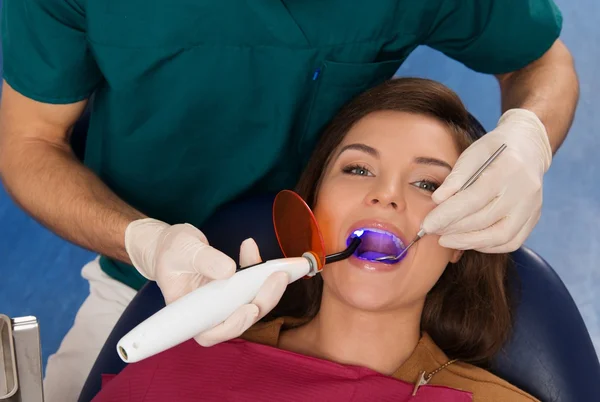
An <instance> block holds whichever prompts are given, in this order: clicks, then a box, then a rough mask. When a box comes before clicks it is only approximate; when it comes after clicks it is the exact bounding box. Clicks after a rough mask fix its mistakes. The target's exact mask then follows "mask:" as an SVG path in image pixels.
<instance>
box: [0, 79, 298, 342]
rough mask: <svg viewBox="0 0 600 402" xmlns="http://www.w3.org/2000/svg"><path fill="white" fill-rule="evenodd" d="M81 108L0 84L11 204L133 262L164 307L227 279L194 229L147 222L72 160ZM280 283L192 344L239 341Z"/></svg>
mask: <svg viewBox="0 0 600 402" xmlns="http://www.w3.org/2000/svg"><path fill="white" fill-rule="evenodd" d="M85 104H86V102H85V101H83V102H78V103H75V104H70V105H50V104H44V103H40V102H36V101H33V100H31V99H29V98H27V97H25V96H23V95H21V94H20V93H18V92H16V91H15V90H13V89H12V88H11V87H10V86H9V85H7V84H6V83H4V88H3V93H2V103H1V105H0V177H1V178H2V181H3V183H4V186H5V187H6V189H7V191H8V192H9V194H11V196H12V197H13V198H14V199H15V201H16V202H17V203H18V204H19V205H20V206H21V207H22V208H23V209H25V210H26V211H27V212H28V213H29V214H30V215H31V216H33V217H34V218H35V219H37V220H38V221H39V222H41V223H42V224H43V225H45V226H46V227H48V228H49V229H50V230H52V231H53V232H55V233H57V234H58V235H60V236H61V237H63V238H65V239H67V240H68V241H70V242H72V243H75V244H78V245H80V246H82V247H85V248H87V249H90V250H94V251H96V252H98V253H101V254H103V255H107V256H110V257H113V258H116V259H119V260H121V261H125V262H128V263H132V264H133V265H134V266H135V267H136V268H137V270H138V271H139V272H140V274H142V275H143V276H145V277H146V278H148V279H150V280H155V281H156V282H157V284H158V286H159V287H160V289H161V291H162V293H163V296H164V297H165V301H166V302H167V303H170V302H172V301H175V300H177V299H178V298H180V297H182V296H183V295H185V294H187V293H189V292H191V291H193V290H195V289H197V288H198V287H199V286H202V285H203V284H205V283H207V282H209V281H210V280H212V279H224V278H227V277H229V276H231V275H233V274H234V273H235V268H236V264H235V262H234V261H233V260H232V259H231V258H229V257H228V256H227V255H225V254H223V253H222V252H220V251H218V250H216V249H214V248H213V247H211V246H210V245H209V244H208V240H207V239H206V237H205V236H204V234H203V233H202V232H201V231H200V230H198V229H197V228H195V227H193V226H192V225H188V224H179V225H169V224H167V223H165V222H161V221H158V220H155V219H150V218H146V217H145V216H144V215H143V214H142V213H140V212H139V211H136V210H135V209H134V208H132V207H131V206H129V205H127V204H126V203H125V202H124V201H122V200H121V199H120V198H119V197H117V196H116V195H115V194H114V193H113V192H112V191H111V190H110V189H109V188H108V187H107V186H106V185H105V184H104V183H103V182H102V181H101V180H100V179H99V178H98V177H97V176H96V175H95V174H94V173H93V172H92V171H90V170H89V169H87V168H86V167H85V166H84V165H83V164H82V163H80V162H79V161H78V160H77V159H76V158H75V156H74V154H73V152H72V151H71V147H70V145H69V134H70V131H71V127H72V126H73V125H74V124H75V121H76V120H77V119H78V117H79V116H80V115H81V113H82V112H83V110H84V108H85ZM259 261H260V255H259V253H258V248H257V246H256V244H255V243H254V242H253V241H249V242H245V243H244V244H243V245H242V253H241V258H240V262H241V264H242V265H250V264H251V263H256V262H259ZM287 281H288V278H287V275H282V274H281V273H279V274H274V275H273V276H272V277H269V279H268V280H267V281H266V282H265V284H264V285H263V286H262V287H261V290H260V291H259V293H258V295H257V297H256V299H254V300H253V301H252V303H249V304H246V305H244V306H242V307H240V308H239V309H238V310H236V311H235V312H234V313H233V314H232V315H231V316H230V317H229V318H228V319H226V320H225V321H224V322H223V323H221V324H220V325H218V326H217V327H215V328H212V329H210V330H208V331H205V332H204V333H202V334H198V336H197V337H196V340H197V341H198V342H199V343H201V344H203V345H204V346H210V345H214V344H217V343H220V342H224V341H227V340H229V339H232V338H235V337H238V336H239V335H240V334H242V333H243V332H244V331H245V330H246V329H248V328H249V327H250V326H251V325H253V324H254V323H255V322H256V321H258V320H259V319H260V318H262V317H263V316H264V315H265V314H267V313H268V312H269V311H270V310H271V309H272V308H273V307H274V306H275V305H276V304H277V303H278V301H279V299H280V298H281V295H282V294H283V292H284V291H285V288H286V286H287Z"/></svg>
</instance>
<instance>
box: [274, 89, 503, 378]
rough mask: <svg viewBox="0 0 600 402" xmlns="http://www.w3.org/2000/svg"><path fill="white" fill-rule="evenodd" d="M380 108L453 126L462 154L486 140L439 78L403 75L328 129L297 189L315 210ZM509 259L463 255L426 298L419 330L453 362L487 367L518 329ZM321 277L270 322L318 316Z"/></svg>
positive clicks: (347, 109) (292, 289)
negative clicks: (337, 159)
mask: <svg viewBox="0 0 600 402" xmlns="http://www.w3.org/2000/svg"><path fill="white" fill-rule="evenodd" d="M377 111H400V112H408V113H414V114H418V115H423V116H428V117H432V118H435V119H437V120H438V121H440V122H442V123H443V124H445V125H446V126H447V127H448V130H449V131H450V132H451V134H452V136H453V138H454V142H455V144H456V147H457V150H458V151H459V152H462V151H463V150H464V149H466V148H467V147H468V146H469V144H471V143H472V142H473V141H475V140H476V139H477V137H478V136H479V135H480V133H478V131H479V130H478V129H477V128H476V126H475V124H478V123H476V122H475V121H474V119H472V117H471V116H470V114H469V112H468V111H467V110H466V108H465V107H464V105H463V103H462V102H461V100H460V98H459V97H458V96H457V95H456V94H455V93H454V92H453V91H451V90H450V89H448V88H447V87H445V86H444V85H442V84H439V83H437V82H435V81H431V80H426V79H419V78H400V79H395V80H390V81H387V82H385V83H383V84H381V85H379V86H377V87H375V88H373V89H371V90H369V91H367V92H364V93H363V94H361V95H359V96H358V97H356V98H355V99H354V100H352V101H351V102H350V103H348V104H347V105H346V106H344V107H343V108H342V109H341V110H340V111H339V112H338V114H337V115H336V116H335V117H334V118H333V120H332V121H331V123H330V124H329V125H328V126H327V127H326V129H325V131H324V133H323V135H322V136H321V139H320V141H319V143H318V144H317V146H316V148H315V151H314V152H313V154H312V157H311V159H310V160H309V162H308V165H307V167H306V169H305V170H304V173H303V175H302V177H301V178H300V181H299V182H298V185H297V187H296V191H297V192H298V194H300V195H301V196H302V197H303V198H304V199H305V200H306V202H307V203H308V205H309V206H311V207H313V208H314V206H315V204H316V202H317V196H318V191H319V187H320V183H321V180H322V177H323V174H324V172H325V171H326V169H327V167H328V165H329V161H330V158H331V156H332V155H333V154H334V151H335V150H336V148H337V147H338V146H339V144H340V143H341V142H342V140H343V139H344V137H345V135H346V134H347V133H348V131H349V130H350V129H351V128H352V126H353V125H354V124H356V123H357V122H358V121H359V120H360V119H362V118H363V117H365V116H367V115H368V114H371V113H374V112H377ZM509 263H510V261H509V256H508V255H507V254H482V253H479V252H476V251H472V250H471V251H465V253H464V254H463V256H462V258H461V259H460V260H459V261H458V262H457V263H456V264H452V263H451V264H449V265H448V266H447V267H446V270H445V271H444V273H443V274H442V276H441V277H440V279H439V280H438V281H437V283H436V284H435V286H434V287H433V288H432V290H431V291H430V292H429V293H428V295H427V297H426V300H425V306H424V309H423V315H422V318H421V329H422V330H423V331H425V332H427V333H428V334H429V335H430V336H431V337H432V338H433V340H434V341H435V343H436V344H437V345H438V346H439V347H440V348H441V349H442V350H443V351H444V352H445V353H446V354H447V355H448V356H449V357H450V358H451V359H460V360H462V361H465V362H469V363H472V364H476V365H479V366H482V367H489V363H490V361H491V359H492V357H493V356H494V355H495V354H496V353H497V352H498V351H499V350H500V349H501V347H502V346H503V344H504V343H505V342H506V340H507V339H508V337H509V334H510V332H511V326H512V325H511V324H512V311H511V300H510V295H509V292H508V276H509V275H508V271H509V268H510V265H509ZM322 291H323V280H322V278H321V276H320V275H317V276H315V277H313V278H311V279H307V280H301V281H296V282H294V283H293V284H292V285H290V286H289V287H288V290H287V291H286V293H285V294H284V296H283V298H282V300H281V301H280V303H279V305H278V306H277V307H276V308H275V309H274V310H273V311H272V313H271V314H270V315H269V318H274V317H278V316H293V317H298V318H301V317H303V318H306V319H310V318H313V317H314V316H315V315H316V314H317V312H318V311H319V308H320V304H321V294H322Z"/></svg>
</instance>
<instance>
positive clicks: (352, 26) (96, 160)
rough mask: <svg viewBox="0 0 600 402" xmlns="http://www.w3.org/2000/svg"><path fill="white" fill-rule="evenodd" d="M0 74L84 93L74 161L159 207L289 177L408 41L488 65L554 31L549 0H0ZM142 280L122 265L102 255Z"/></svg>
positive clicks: (111, 270) (524, 52) (215, 199)
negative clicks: (84, 134) (84, 117)
mask: <svg viewBox="0 0 600 402" xmlns="http://www.w3.org/2000/svg"><path fill="white" fill-rule="evenodd" d="M2 11H3V15H2V43H3V51H4V78H5V80H6V81H7V82H8V83H9V84H10V85H11V86H12V87H13V88H14V89H15V90H17V91H19V92H20V93H22V94H23V95H25V96H27V97H29V98H32V99H35V100H37V101H41V102H46V103H54V104H66V103H72V102H76V101H79V100H82V99H86V98H88V97H90V95H91V94H92V93H93V94H94V98H93V106H92V115H91V121H90V128H89V133H88V139H87V147H86V155H85V164H86V165H87V166H88V167H89V168H91V169H92V170H93V171H94V172H95V173H96V174H97V175H98V176H99V177H100V178H101V179H102V180H103V181H104V182H105V183H106V184H107V185H108V186H109V187H110V188H111V189H112V190H113V191H114V192H115V193H116V194H118V195H119V196H120V197H121V198H122V199H123V200H125V201H126V202H128V203H129V204H130V205H132V206H133V207H135V208H137V209H138V210H140V211H142V212H143V213H145V214H147V215H149V216H151V217H153V218H156V219H161V220H163V221H166V222H168V223H171V224H174V223H180V222H189V223H191V224H193V225H196V226H201V225H202V223H203V221H205V219H206V218H207V217H209V216H210V215H211V214H212V213H213V212H214V211H215V209H216V208H217V207H219V206H220V205H222V204H224V203H226V202H228V201H230V200H233V199H236V198H238V197H240V196H243V195H248V194H250V193H252V192H275V191H278V190H280V189H282V188H290V187H293V186H294V184H295V182H296V180H297V179H298V177H299V175H300V173H301V170H302V168H303V166H304V164H305V163H306V161H307V160H308V157H309V155H310V152H311V150H312V148H313V146H314V144H315V141H316V140H317V138H318V136H319V133H320V131H321V130H322V128H323V127H324V125H325V124H326V123H327V122H328V120H330V119H331V117H332V116H333V115H334V114H335V113H336V111H337V110H338V109H339V108H340V107H341V106H342V105H343V104H344V103H346V102H347V101H348V100H350V99H351V98H352V97H354V96H356V95H357V94H359V93H361V92H363V91H365V90H366V89H368V88H370V87H373V86H375V85H377V84H379V83H381V82H383V81H384V80H386V79H389V78H391V77H392V76H393V75H394V74H395V72H396V71H397V70H398V67H399V66H400V65H401V64H402V62H403V61H404V60H405V59H406V57H407V56H408V55H409V54H410V53H411V52H412V51H413V50H414V49H415V48H416V47H417V46H419V45H426V46H430V47H432V48H434V49H437V50H439V51H441V52H443V53H445V54H446V55H448V56H449V57H451V58H453V59H456V60H458V61H460V62H462V63H463V64H465V65H466V66H467V67H469V68H471V69H473V70H475V71H479V72H482V73H490V74H498V73H505V72H510V71H514V70H517V69H519V68H521V67H523V66H525V65H527V64H528V63H530V62H531V61H533V60H536V59H537V58H539V57H540V56H541V55H542V54H543V53H544V52H545V51H546V50H547V49H548V48H549V47H550V46H551V45H552V44H553V42H554V41H555V40H556V39H557V37H558V36H559V33H560V30H561V26H562V17H561V14H560V11H559V10H558V8H557V6H556V5H555V4H554V3H553V2H552V1H551V0H531V1H523V0H429V1H414V0H377V1H373V0H357V1H345V0H314V1H307V0H305V1H293V0H285V1H283V0H282V1H278V0H252V1H237V0H220V1H208V0H169V1H167V0H162V1H161V0H152V1H148V0H4V1H3V10H2ZM101 265H102V268H103V270H104V271H105V272H106V273H107V274H108V275H110V276H112V277H113V278H115V279H117V280H119V281H121V282H123V283H125V284H127V285H129V286H131V287H132V288H134V289H139V288H140V287H141V286H142V285H143V284H144V282H145V280H144V278H143V277H142V276H140V275H139V274H138V273H137V271H136V270H135V269H134V268H133V267H131V266H128V265H125V264H122V263H118V262H115V261H112V260H109V259H108V258H102V259H101Z"/></svg>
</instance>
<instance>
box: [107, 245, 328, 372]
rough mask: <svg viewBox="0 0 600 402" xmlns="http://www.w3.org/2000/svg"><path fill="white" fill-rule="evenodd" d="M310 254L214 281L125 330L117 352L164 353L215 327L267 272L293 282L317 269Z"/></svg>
mask: <svg viewBox="0 0 600 402" xmlns="http://www.w3.org/2000/svg"><path fill="white" fill-rule="evenodd" d="M317 269H318V263H317V260H316V259H315V257H314V256H313V254H312V253H305V254H304V255H303V256H302V257H295V258H280V259H277V260H271V261H267V262H265V263H263V264H260V265H257V266H254V267H252V268H248V269H245V270H243V271H240V272H237V273H235V274H234V275H233V276H232V277H230V278H228V279H223V280H215V281H212V282H209V283H208V284H206V285H204V286H202V287H200V288H198V289H196V290H195V291H193V292H191V293H188V294H187V295H185V296H183V297H181V298H180V299H178V300H176V301H175V302H173V303H171V304H169V305H167V306H166V307H165V308H163V309H162V310H159V311H158V312H157V313H155V314H154V315H152V316H151V317H150V318H148V319H147V320H145V321H143V322H142V323H140V324H139V325H138V326H137V327H135V328H134V329H133V330H131V331H130V332H129V333H127V334H126V335H125V336H124V337H123V338H121V340H120V341H119V343H118V344H117V353H118V354H119V356H120V357H121V359H122V360H123V361H124V362H126V363H134V362H138V361H140V360H143V359H146V358H148V357H150V356H153V355H155V354H158V353H160V352H163V351H165V350H167V349H170V348H172V347H174V346H177V345H179V344H181V343H183V342H186V341H188V340H190V339H192V338H193V337H194V336H196V335H198V334H200V333H202V332H204V331H206V330H208V329H211V328H213V327H215V326H216V325H218V324H220V323H222V322H223V321H225V319H227V318H228V317H229V316H230V315H231V314H232V313H233V312H234V311H235V310H237V309H238V308H239V307H241V306H243V305H244V304H248V303H250V302H251V301H252V300H253V299H254V298H255V297H256V295H257V293H258V291H259V289H260V287H261V286H262V285H263V283H264V282H265V281H266V280H267V278H268V277H269V275H271V274H272V273H275V272H281V271H284V272H287V273H288V274H289V276H290V280H289V282H288V283H292V282H294V281H296V280H298V279H300V278H303V277H305V276H307V275H311V274H313V275H314V273H316V272H317Z"/></svg>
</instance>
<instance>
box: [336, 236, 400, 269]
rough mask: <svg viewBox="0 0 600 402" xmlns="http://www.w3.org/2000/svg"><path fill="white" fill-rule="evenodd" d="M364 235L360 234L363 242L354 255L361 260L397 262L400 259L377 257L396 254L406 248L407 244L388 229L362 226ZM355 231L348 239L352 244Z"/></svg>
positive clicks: (385, 262) (348, 242) (347, 241)
mask: <svg viewBox="0 0 600 402" xmlns="http://www.w3.org/2000/svg"><path fill="white" fill-rule="evenodd" d="M360 231H362V232H363V233H362V235H361V236H360V239H361V243H360V245H359V246H358V248H357V249H356V251H355V252H354V256H356V257H357V258H359V259H361V260H365V261H371V262H380V263H384V264H395V263H397V262H399V260H394V259H392V260H385V261H377V260H376V258H380V257H386V256H389V255H393V256H396V255H398V254H400V253H401V252H402V250H404V248H405V245H404V243H403V242H402V240H400V239H399V238H398V237H397V236H396V235H395V234H393V233H391V232H388V231H386V230H382V229H377V228H361V229H360ZM356 232H357V231H355V232H354V233H353V234H352V235H351V236H349V237H348V239H347V240H346V243H347V244H350V242H351V241H352V238H353V237H354V236H355V233H356Z"/></svg>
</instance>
